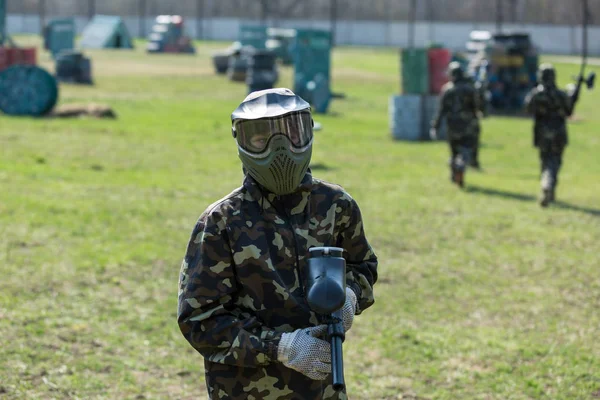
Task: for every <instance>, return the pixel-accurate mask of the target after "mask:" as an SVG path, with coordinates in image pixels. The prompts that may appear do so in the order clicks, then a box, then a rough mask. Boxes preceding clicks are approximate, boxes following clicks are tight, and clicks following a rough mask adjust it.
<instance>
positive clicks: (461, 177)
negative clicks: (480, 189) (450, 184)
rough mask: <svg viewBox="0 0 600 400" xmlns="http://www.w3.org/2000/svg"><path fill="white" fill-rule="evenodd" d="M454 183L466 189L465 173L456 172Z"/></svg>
mask: <svg viewBox="0 0 600 400" xmlns="http://www.w3.org/2000/svg"><path fill="white" fill-rule="evenodd" d="M454 177H455V179H454V182H456V184H457V185H458V186H459V187H460V188H464V187H465V171H456V174H455V176H454Z"/></svg>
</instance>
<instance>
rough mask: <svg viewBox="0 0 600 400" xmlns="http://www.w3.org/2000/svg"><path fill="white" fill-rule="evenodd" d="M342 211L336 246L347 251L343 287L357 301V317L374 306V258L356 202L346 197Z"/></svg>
mask: <svg viewBox="0 0 600 400" xmlns="http://www.w3.org/2000/svg"><path fill="white" fill-rule="evenodd" d="M346 199H347V203H346V204H345V207H344V208H343V210H342V217H341V219H340V221H341V227H340V228H341V230H340V234H339V237H338V246H339V247H342V248H343V249H345V250H346V284H347V285H348V286H349V287H350V288H351V289H352V290H354V292H355V293H356V298H357V299H358V310H357V312H356V313H357V314H360V313H361V312H362V311H363V310H365V309H366V308H368V307H370V306H371V305H373V303H374V302H375V297H374V295H373V285H374V284H375V282H376V281H377V256H376V255H375V253H374V251H373V249H372V248H371V245H370V244H369V242H368V241H367V238H366V236H365V231H364V227H363V221H362V216H361V213H360V209H359V207H358V204H356V201H355V200H354V199H353V198H352V197H350V196H349V195H347V197H346Z"/></svg>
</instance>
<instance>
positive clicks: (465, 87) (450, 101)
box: [431, 61, 480, 187]
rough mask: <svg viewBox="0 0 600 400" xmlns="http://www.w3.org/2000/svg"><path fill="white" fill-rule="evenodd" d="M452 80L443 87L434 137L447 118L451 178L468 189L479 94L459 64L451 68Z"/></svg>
mask: <svg viewBox="0 0 600 400" xmlns="http://www.w3.org/2000/svg"><path fill="white" fill-rule="evenodd" d="M448 72H449V74H450V77H451V81H450V82H448V83H447V84H446V85H444V87H443V88H442V94H441V96H440V106H439V110H438V113H437V115H436V117H435V118H434V120H433V121H432V124H431V125H432V128H431V136H432V138H435V137H437V131H438V130H439V129H440V126H441V124H442V119H443V118H446V124H447V130H448V133H447V137H448V144H449V145H450V154H451V157H450V162H449V164H450V179H451V181H452V182H454V183H456V184H457V185H458V186H460V187H463V186H464V175H465V170H466V167H467V166H468V165H469V164H470V163H471V157H472V155H473V150H474V148H475V145H476V143H477V137H478V135H479V130H480V127H479V115H478V112H479V109H480V105H479V93H478V91H477V89H475V86H474V85H473V83H472V81H469V79H467V77H466V76H465V72H464V70H463V68H462V66H461V65H460V63H458V62H456V61H455V62H451V63H450V65H449V66H448Z"/></svg>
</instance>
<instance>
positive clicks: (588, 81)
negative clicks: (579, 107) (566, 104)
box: [571, 68, 596, 110]
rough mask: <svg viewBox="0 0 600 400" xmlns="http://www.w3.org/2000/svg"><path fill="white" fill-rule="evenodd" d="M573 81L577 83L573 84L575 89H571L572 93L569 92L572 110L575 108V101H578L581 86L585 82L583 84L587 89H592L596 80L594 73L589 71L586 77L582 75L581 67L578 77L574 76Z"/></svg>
mask: <svg viewBox="0 0 600 400" xmlns="http://www.w3.org/2000/svg"><path fill="white" fill-rule="evenodd" d="M575 81H576V82H577V84H576V85H575V89H573V90H572V94H571V101H572V104H573V110H574V109H575V104H577V101H579V94H580V93H581V86H582V85H583V84H584V83H585V86H586V87H587V88H588V90H592V89H593V88H594V84H595V81H596V73H595V72H590V73H589V75H588V76H587V77H586V76H585V75H584V70H583V68H582V71H581V73H580V74H579V76H578V77H576V78H575Z"/></svg>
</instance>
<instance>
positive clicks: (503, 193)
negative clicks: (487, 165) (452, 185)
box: [465, 185, 537, 201]
mask: <svg viewBox="0 0 600 400" xmlns="http://www.w3.org/2000/svg"><path fill="white" fill-rule="evenodd" d="M465 192H469V193H480V194H485V195H487V196H497V197H504V198H506V199H512V200H519V201H536V200H537V198H536V197H535V196H531V195H528V194H521V193H512V192H506V191H503V190H496V189H489V188H484V187H479V186H473V185H468V186H467V187H466V188H465Z"/></svg>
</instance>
